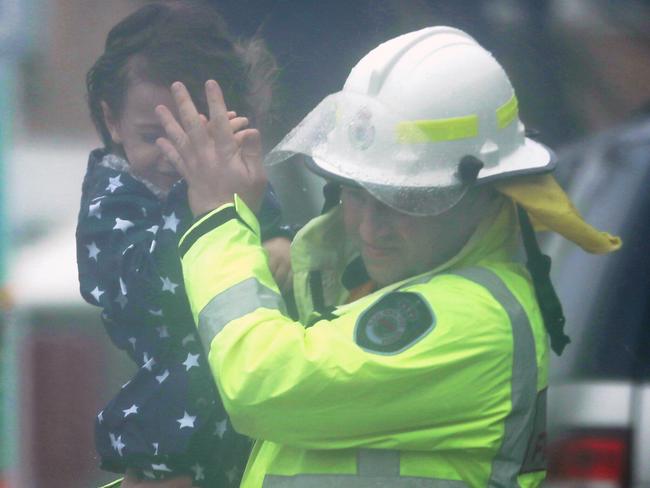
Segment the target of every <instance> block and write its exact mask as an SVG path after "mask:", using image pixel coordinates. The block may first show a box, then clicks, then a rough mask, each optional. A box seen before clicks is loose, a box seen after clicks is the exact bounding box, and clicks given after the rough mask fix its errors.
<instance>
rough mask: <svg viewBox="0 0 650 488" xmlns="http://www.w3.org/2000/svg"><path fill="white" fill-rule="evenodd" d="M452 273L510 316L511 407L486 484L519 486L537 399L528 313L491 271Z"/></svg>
mask: <svg viewBox="0 0 650 488" xmlns="http://www.w3.org/2000/svg"><path fill="white" fill-rule="evenodd" d="M451 274H455V275H459V276H462V277H463V278H466V279H468V280H470V281H473V282H474V283H477V284H479V285H481V286H483V287H484V288H486V289H487V290H488V291H489V292H490V293H491V294H492V296H493V297H494V298H495V299H496V300H497V301H498V302H499V303H500V304H501V306H502V307H503V308H504V309H505V311H506V313H507V314H508V317H509V319H510V324H511V326H512V337H513V358H512V380H511V402H512V410H511V411H510V413H509V414H508V416H507V417H506V419H505V425H504V438H503V442H502V444H501V447H500V448H499V452H498V453H497V455H496V457H495V458H494V460H493V461H492V471H491V474H490V479H489V481H488V485H487V486H488V487H504V486H518V484H517V476H518V475H519V473H520V471H521V469H522V465H523V464H524V458H525V456H526V449H527V446H528V443H529V440H530V437H531V435H532V433H533V428H534V423H535V422H534V420H535V406H536V399H537V359H536V354H535V338H534V337H533V331H532V329H531V327H530V322H529V320H528V315H526V311H525V310H524V308H523V307H522V306H521V304H520V303H519V301H518V300H517V298H515V296H514V295H513V294H512V292H511V291H510V290H509V289H508V287H507V286H506V285H505V283H504V282H503V280H501V278H499V276H498V275H497V274H496V273H494V272H493V271H491V270H489V269H486V268H479V267H474V268H467V269H464V270H459V271H454V272H453V273H451Z"/></svg>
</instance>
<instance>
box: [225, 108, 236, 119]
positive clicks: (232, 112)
mask: <svg viewBox="0 0 650 488" xmlns="http://www.w3.org/2000/svg"><path fill="white" fill-rule="evenodd" d="M226 115H227V116H228V120H232V119H234V118H235V117H237V112H235V111H234V110H228V112H226Z"/></svg>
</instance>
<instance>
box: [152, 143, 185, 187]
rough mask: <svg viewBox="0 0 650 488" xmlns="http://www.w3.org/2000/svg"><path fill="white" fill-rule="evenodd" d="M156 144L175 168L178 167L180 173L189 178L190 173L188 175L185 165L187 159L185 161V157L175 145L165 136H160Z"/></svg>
mask: <svg viewBox="0 0 650 488" xmlns="http://www.w3.org/2000/svg"><path fill="white" fill-rule="evenodd" d="M156 145H157V146H158V148H159V149H160V150H161V151H162V153H163V154H164V155H165V157H166V158H167V159H168V160H169V161H170V162H171V163H172V165H173V166H174V168H176V171H178V174H179V175H181V176H182V177H183V178H185V179H187V176H188V175H187V168H186V166H185V161H183V158H182V157H181V155H180V154H179V153H178V151H177V150H176V148H175V147H174V145H173V144H172V143H171V142H169V140H168V139H166V138H164V137H159V138H158V139H156Z"/></svg>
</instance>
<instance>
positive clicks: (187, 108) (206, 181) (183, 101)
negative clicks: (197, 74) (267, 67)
mask: <svg viewBox="0 0 650 488" xmlns="http://www.w3.org/2000/svg"><path fill="white" fill-rule="evenodd" d="M171 91H172V96H173V98H174V102H175V104H176V109H177V110H178V120H177V119H176V118H175V117H174V114H173V113H172V111H171V110H170V108H168V107H165V106H163V105H159V106H158V107H156V113H157V114H158V118H159V119H160V122H161V124H162V126H163V128H164V129H165V133H166V134H167V137H161V138H159V139H158V140H157V141H156V143H157V144H158V147H160V149H161V150H162V151H163V153H164V154H165V155H166V157H167V158H168V159H169V160H170V161H171V163H172V164H173V165H174V166H175V167H176V170H177V171H178V172H179V174H180V175H181V176H183V178H185V180H186V181H187V184H188V199H189V203H190V208H191V209H192V213H193V214H194V215H195V216H196V215H201V214H203V213H206V212H209V211H210V210H213V209H215V208H217V207H219V206H221V205H223V204H226V203H230V202H232V201H233V196H234V194H235V193H237V194H238V195H239V196H240V197H241V198H242V199H243V200H244V201H245V202H246V204H247V205H248V206H249V207H250V209H251V210H252V211H253V212H255V211H257V210H258V209H259V207H260V205H261V202H262V197H263V194H264V189H265V188H266V183H267V180H266V173H265V171H264V168H263V166H262V143H261V139H260V133H259V131H258V130H256V129H250V128H247V127H246V125H247V123H248V121H247V120H246V119H245V117H236V118H232V120H231V119H230V118H229V115H228V111H227V109H226V104H225V102H224V100H223V94H222V93H221V88H220V87H219V84H218V83H217V82H216V81H214V80H209V81H207V82H206V84H205V94H206V98H207V100H208V108H209V120H206V119H205V117H203V116H202V115H200V114H199V113H198V112H197V110H196V107H195V105H194V103H193V102H192V99H191V97H190V94H189V93H188V91H187V89H186V88H185V86H184V85H183V84H182V83H180V82H175V83H173V84H172V87H171Z"/></svg>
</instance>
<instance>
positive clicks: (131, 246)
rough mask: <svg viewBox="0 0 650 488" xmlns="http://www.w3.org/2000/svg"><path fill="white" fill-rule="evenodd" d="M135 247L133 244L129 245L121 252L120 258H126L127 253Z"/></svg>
mask: <svg viewBox="0 0 650 488" xmlns="http://www.w3.org/2000/svg"><path fill="white" fill-rule="evenodd" d="M134 247H135V246H134V245H133V244H129V245H128V246H126V249H124V251H123V252H122V256H126V253H127V252H129V251H130V250H131V249H133V248H134Z"/></svg>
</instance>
